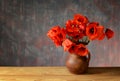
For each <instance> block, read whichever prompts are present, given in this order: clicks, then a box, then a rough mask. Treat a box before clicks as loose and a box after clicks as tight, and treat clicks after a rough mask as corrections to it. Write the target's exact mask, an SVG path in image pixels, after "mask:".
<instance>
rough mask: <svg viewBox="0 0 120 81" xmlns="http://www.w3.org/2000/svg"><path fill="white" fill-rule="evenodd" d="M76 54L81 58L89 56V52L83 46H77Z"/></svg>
mask: <svg viewBox="0 0 120 81" xmlns="http://www.w3.org/2000/svg"><path fill="white" fill-rule="evenodd" d="M75 53H76V54H78V55H80V56H86V55H87V54H88V50H87V48H86V47H85V45H83V44H79V45H76V47H75Z"/></svg>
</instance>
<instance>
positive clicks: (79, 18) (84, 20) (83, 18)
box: [74, 14, 88, 24]
mask: <svg viewBox="0 0 120 81" xmlns="http://www.w3.org/2000/svg"><path fill="white" fill-rule="evenodd" d="M74 20H77V21H78V22H81V23H83V24H87V23H88V19H87V17H86V16H83V15H81V14H75V15H74Z"/></svg>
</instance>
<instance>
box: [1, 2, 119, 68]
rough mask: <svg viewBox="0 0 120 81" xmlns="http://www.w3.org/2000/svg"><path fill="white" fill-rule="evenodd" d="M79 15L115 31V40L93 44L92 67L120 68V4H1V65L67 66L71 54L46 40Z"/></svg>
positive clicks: (90, 46)
mask: <svg viewBox="0 0 120 81" xmlns="http://www.w3.org/2000/svg"><path fill="white" fill-rule="evenodd" d="M75 13H81V14H84V15H86V16H87V17H88V18H89V20H90V21H98V22H100V24H102V25H104V26H105V27H108V28H111V29H112V30H114V32H115V36H114V37H113V38H112V39H110V40H109V41H108V40H107V39H104V40H103V41H92V42H91V43H90V44H89V45H88V48H89V50H90V52H91V54H92V58H91V61H90V66H101V67H105V66H120V35H119V34H120V0H0V65H10V66H11V65H15V66H63V65H65V58H66V56H67V54H68V53H67V52H64V51H63V48H62V47H58V48H56V47H55V46H54V44H53V42H52V41H51V40H50V39H49V38H48V37H47V36H46V33H47V31H48V30H49V29H50V28H51V27H52V26H54V25H60V26H64V24H65V21H66V20H68V19H71V18H72V17H73V15H74V14H75Z"/></svg>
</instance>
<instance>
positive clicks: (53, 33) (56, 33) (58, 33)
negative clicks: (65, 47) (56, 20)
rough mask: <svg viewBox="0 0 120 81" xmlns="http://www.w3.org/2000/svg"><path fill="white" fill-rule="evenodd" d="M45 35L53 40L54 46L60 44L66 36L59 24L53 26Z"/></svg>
mask: <svg viewBox="0 0 120 81" xmlns="http://www.w3.org/2000/svg"><path fill="white" fill-rule="evenodd" d="M47 36H48V37H49V38H50V39H52V40H53V42H54V43H55V45H56V46H61V45H62V42H63V40H64V39H65V38H66V32H65V29H63V28H62V29H61V28H60V27H59V26H54V27H53V28H52V29H51V30H49V31H48V33H47Z"/></svg>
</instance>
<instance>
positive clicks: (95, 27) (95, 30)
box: [86, 22, 104, 40]
mask: <svg viewBox="0 0 120 81" xmlns="http://www.w3.org/2000/svg"><path fill="white" fill-rule="evenodd" d="M103 30H104V27H103V26H99V24H98V23H96V22H93V23H90V24H89V25H88V26H87V27H86V35H87V36H88V37H89V39H91V40H95V39H99V37H101V36H102V35H103V33H104V32H103Z"/></svg>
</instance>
